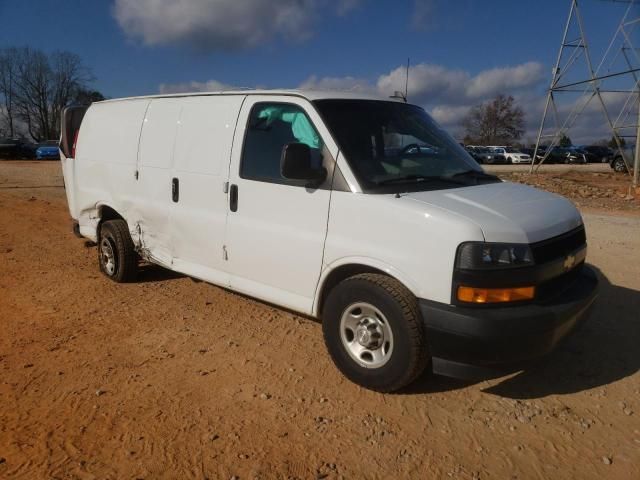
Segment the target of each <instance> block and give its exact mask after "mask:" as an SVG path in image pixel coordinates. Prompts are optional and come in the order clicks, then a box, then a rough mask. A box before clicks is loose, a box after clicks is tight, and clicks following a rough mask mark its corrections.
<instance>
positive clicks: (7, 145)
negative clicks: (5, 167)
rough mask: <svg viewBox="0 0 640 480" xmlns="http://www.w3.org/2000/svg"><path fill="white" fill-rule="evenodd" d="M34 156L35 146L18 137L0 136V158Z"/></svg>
mask: <svg viewBox="0 0 640 480" xmlns="http://www.w3.org/2000/svg"><path fill="white" fill-rule="evenodd" d="M34 157H35V146H34V145H32V144H30V143H27V142H25V141H23V140H20V139H18V138H0V158H3V159H7V160H26V159H30V158H34Z"/></svg>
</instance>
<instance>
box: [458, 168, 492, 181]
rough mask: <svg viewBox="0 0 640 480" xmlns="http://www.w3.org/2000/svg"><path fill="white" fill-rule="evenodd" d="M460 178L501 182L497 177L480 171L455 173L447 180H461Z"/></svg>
mask: <svg viewBox="0 0 640 480" xmlns="http://www.w3.org/2000/svg"><path fill="white" fill-rule="evenodd" d="M459 177H471V178H475V179H476V180H477V179H481V178H482V179H486V180H500V179H499V178H498V177H496V176H495V175H491V174H489V173H485V172H482V171H480V170H464V171H462V172H458V173H454V174H453V175H451V176H450V177H447V178H459Z"/></svg>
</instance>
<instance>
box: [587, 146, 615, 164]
mask: <svg viewBox="0 0 640 480" xmlns="http://www.w3.org/2000/svg"><path fill="white" fill-rule="evenodd" d="M578 148H579V149H580V150H582V151H583V152H584V153H585V154H586V156H587V162H589V163H608V162H610V161H611V160H612V159H613V157H614V156H615V155H614V151H613V150H611V149H610V148H609V147H603V146H602V145H582V146H580V147H578Z"/></svg>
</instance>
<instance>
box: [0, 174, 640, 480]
mask: <svg viewBox="0 0 640 480" xmlns="http://www.w3.org/2000/svg"><path fill="white" fill-rule="evenodd" d="M585 218H586V222H587V229H588V236H589V242H590V247H589V248H590V252H589V257H588V258H589V260H590V262H591V263H593V264H594V265H595V266H596V267H597V268H599V269H600V271H601V273H602V294H601V298H600V299H599V300H598V304H597V307H596V309H595V311H594V313H593V315H592V317H591V318H590V319H589V320H588V321H587V322H586V323H585V324H584V326H583V327H582V328H581V329H580V330H579V331H577V332H575V334H574V335H573V336H572V337H570V338H569V339H568V341H567V342H566V343H564V344H563V345H562V346H561V348H560V349H559V350H558V351H557V352H556V353H554V354H553V355H551V356H550V357H548V358H546V359H545V360H543V361H540V362H538V363H537V364H536V365H535V366H533V367H531V368H528V369H527V370H525V371H522V372H519V373H516V374H513V375H510V376H506V377H501V378H498V379H493V380H485V381H479V382H472V381H458V380H451V379H446V378H443V377H437V376H433V375H430V374H425V375H424V376H423V377H422V378H421V379H420V380H419V381H418V382H417V383H416V384H415V385H413V386H412V387H411V388H409V389H407V390H406V391H404V392H401V393H399V394H393V395H383V394H378V393H373V392H370V391H367V390H364V389H362V388H359V387H357V386H356V385H353V384H351V383H349V382H348V381H346V380H345V379H344V378H343V377H342V376H341V375H340V373H339V372H338V371H337V370H336V369H335V368H334V366H333V365H332V363H331V361H330V359H329V357H328V355H327V353H326V352H325V348H324V344H323V340H322V333H321V327H320V324H319V323H318V322H317V321H315V320H312V319H309V318H305V317H301V316H298V315H295V314H293V313H290V312H287V311H283V310H280V309H278V308H274V307H272V306H269V305H266V304H264V303H261V302H259V301H255V300H252V299H249V298H246V297H243V296H240V295H237V294H234V293H231V292H229V291H226V290H224V289H221V288H218V287H215V286H212V285H208V284H206V283H203V282H196V281H194V280H191V279H189V278H187V277H184V276H181V275H177V274H173V273H170V272H168V271H165V270H163V269H161V268H157V267H148V268H146V269H145V270H144V271H143V273H142V274H141V278H140V280H139V281H138V282H137V283H133V284H126V285H122V284H115V283H112V282H110V281H109V280H107V279H106V278H105V277H103V276H102V275H101V274H100V272H99V270H98V263H97V258H96V257H97V255H96V249H95V247H93V246H91V245H90V244H88V243H86V242H85V241H83V240H81V239H78V238H76V237H74V236H73V234H72V232H71V224H70V220H69V214H68V211H67V206H66V199H65V197H64V190H63V188H62V180H61V177H60V167H59V163H58V162H50V163H38V162H0V326H1V328H2V335H1V336H0V478H21V479H39V478H58V479H105V478H113V479H122V478H146V479H152V478H193V479H205V478H210V479H218V478H220V479H230V478H236V479H254V478H262V479H271V478H282V479H295V478H301V479H308V478H330V479H334V478H394V479H395V478H461V479H491V478H495V479H505V478H511V479H528V478H539V479H543V478H554V479H564V478H566V479H569V478H571V479H573V478H580V479H600V478H615V479H637V478H640V373H639V372H638V370H639V369H640V353H639V350H638V345H640V320H639V319H640V315H639V314H638V312H640V293H639V290H640V221H639V219H637V218H634V217H619V216H611V215H608V216H601V215H587V216H586V217H585Z"/></svg>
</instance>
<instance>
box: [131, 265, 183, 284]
mask: <svg viewBox="0 0 640 480" xmlns="http://www.w3.org/2000/svg"><path fill="white" fill-rule="evenodd" d="M184 277H186V275H183V274H182V273H178V272H174V271H172V270H167V269H166V268H163V267H160V266H159V265H154V264H151V263H142V264H141V265H140V266H139V267H138V277H137V278H136V283H154V282H164V281H167V280H175V279H178V278H184Z"/></svg>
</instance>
